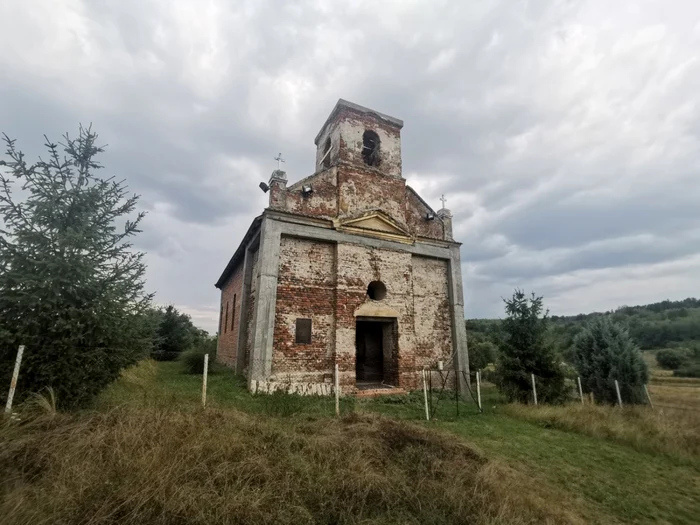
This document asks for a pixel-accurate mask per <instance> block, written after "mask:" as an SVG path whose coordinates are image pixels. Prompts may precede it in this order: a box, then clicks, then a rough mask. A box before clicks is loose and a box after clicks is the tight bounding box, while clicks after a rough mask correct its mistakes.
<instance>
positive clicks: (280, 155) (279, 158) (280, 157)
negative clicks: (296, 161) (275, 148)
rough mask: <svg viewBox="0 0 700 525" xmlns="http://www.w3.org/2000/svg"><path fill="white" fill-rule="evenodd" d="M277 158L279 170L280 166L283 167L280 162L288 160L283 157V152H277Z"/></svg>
mask: <svg viewBox="0 0 700 525" xmlns="http://www.w3.org/2000/svg"><path fill="white" fill-rule="evenodd" d="M275 160H276V161H277V169H278V170H279V169H280V167H281V166H280V162H286V161H285V160H284V159H283V158H282V154H281V153H278V154H277V156H276V157H275Z"/></svg>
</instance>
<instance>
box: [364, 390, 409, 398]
mask: <svg viewBox="0 0 700 525" xmlns="http://www.w3.org/2000/svg"><path fill="white" fill-rule="evenodd" d="M407 394H408V392H406V391H405V390H404V389H403V388H368V389H366V390H358V391H357V392H356V393H355V397H377V396H403V395H407Z"/></svg>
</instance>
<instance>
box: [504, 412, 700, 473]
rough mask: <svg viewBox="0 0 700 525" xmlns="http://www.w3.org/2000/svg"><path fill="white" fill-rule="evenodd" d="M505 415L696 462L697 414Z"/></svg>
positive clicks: (699, 442) (699, 447)
mask: <svg viewBox="0 0 700 525" xmlns="http://www.w3.org/2000/svg"><path fill="white" fill-rule="evenodd" d="M504 409H505V411H506V413H507V414H509V415H511V416H515V417H517V418H519V419H524V420H527V421H531V422H535V423H538V424H541V425H544V426H548V427H553V428H559V429H562V430H571V431H576V432H580V433H582V434H585V435H588V436H592V437H598V438H603V439H611V440H613V441H618V442H620V443H624V444H626V445H629V446H632V447H634V448H635V449H637V450H641V451H644V452H652V453H661V454H665V455H668V456H671V457H677V458H686V459H692V460H700V412H696V411H694V410H690V409H688V410H686V409H682V410H678V409H668V408H660V407H659V408H656V409H651V408H649V407H648V406H638V407H633V406H630V407H624V408H623V409H620V408H618V407H613V406H608V405H605V406H602V405H590V404H586V405H579V404H569V405H565V406H546V405H543V406H537V407H536V406H531V405H515V404H512V405H506V406H505V407H504Z"/></svg>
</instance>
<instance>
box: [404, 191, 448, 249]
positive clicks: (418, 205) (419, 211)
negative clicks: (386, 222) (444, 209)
mask: <svg viewBox="0 0 700 525" xmlns="http://www.w3.org/2000/svg"><path fill="white" fill-rule="evenodd" d="M429 211H430V212H431V213H434V212H432V210H430V209H429V208H427V207H426V205H425V204H423V203H422V202H421V200H420V199H419V198H418V196H417V195H416V194H415V193H413V191H412V190H409V189H406V224H407V225H408V227H409V229H410V231H411V233H412V234H413V235H415V236H416V237H425V238H428V239H440V240H443V239H444V238H445V230H444V225H443V223H442V221H441V220H439V219H438V218H437V217H436V218H435V219H434V220H432V221H428V220H426V219H425V215H426V213H428V212H429Z"/></svg>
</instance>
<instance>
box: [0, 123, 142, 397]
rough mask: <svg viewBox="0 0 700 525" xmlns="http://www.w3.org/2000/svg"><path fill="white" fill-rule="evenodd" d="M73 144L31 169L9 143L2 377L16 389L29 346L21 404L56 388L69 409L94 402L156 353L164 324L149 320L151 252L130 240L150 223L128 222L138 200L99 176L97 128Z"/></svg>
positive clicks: (1, 195)
mask: <svg viewBox="0 0 700 525" xmlns="http://www.w3.org/2000/svg"><path fill="white" fill-rule="evenodd" d="M64 138H65V142H64V143H63V144H61V147H62V149H63V153H64V155H63V156H62V155H61V153H60V152H59V149H60V148H59V146H58V145H56V144H53V143H50V142H49V141H48V139H47V144H46V147H47V148H48V158H47V160H41V159H40V160H39V161H37V162H36V163H35V164H31V165H30V164H28V163H27V161H26V160H25V157H24V155H23V154H22V153H21V152H20V151H18V150H17V149H16V148H15V141H14V140H11V139H9V138H8V137H7V136H6V135H5V136H4V139H5V142H6V144H7V157H8V160H7V161H6V162H4V161H3V163H2V164H3V165H4V166H6V168H7V171H6V172H5V173H2V172H0V217H1V219H2V220H1V221H0V226H1V227H0V380H1V381H2V384H9V376H10V374H11V370H12V364H13V361H14V358H15V353H16V351H17V347H18V345H20V344H24V345H26V351H25V354H24V360H23V362H22V372H21V374H20V380H19V385H18V394H19V397H22V396H26V395H27V394H28V393H29V392H32V391H39V390H41V389H43V388H45V387H49V386H50V387H52V388H53V390H54V391H55V394H56V397H57V399H58V403H59V405H61V406H64V407H65V406H74V405H81V404H84V403H86V402H87V401H88V400H89V399H90V398H92V397H93V396H94V395H95V394H96V393H97V392H99V391H100V389H102V388H103V387H104V386H105V385H106V384H107V383H109V382H110V381H112V380H114V379H115V378H116V377H118V375H119V372H120V370H121V369H122V368H124V367H125V366H127V365H130V364H132V363H134V362H136V361H137V360H138V359H139V358H141V357H143V356H144V355H147V353H148V351H149V350H150V343H151V340H152V335H153V329H154V327H153V325H152V324H151V323H150V322H149V319H148V318H147V316H145V315H144V312H145V311H146V309H147V308H148V305H149V303H150V300H151V295H149V294H146V293H145V292H144V282H143V278H144V272H145V269H146V266H145V264H144V262H143V256H144V254H143V253H142V252H139V251H137V250H135V249H133V247H132V245H131V242H130V240H131V238H132V237H133V236H134V235H136V234H137V233H139V231H140V229H139V227H140V223H141V220H142V219H143V217H144V213H143V212H141V213H138V214H137V215H136V217H135V219H134V220H130V219H129V218H128V217H129V216H130V215H132V214H133V213H134V210H135V209H136V204H137V201H138V196H136V195H132V196H130V195H128V192H127V187H126V185H125V183H124V182H123V181H119V182H118V181H116V180H115V179H114V178H113V177H109V178H100V177H99V176H97V173H96V172H97V171H98V170H99V169H100V168H101V166H100V164H98V163H97V161H96V160H95V157H96V156H97V155H98V154H99V153H101V152H102V151H103V149H102V148H101V147H98V146H97V145H96V140H97V135H96V134H95V133H93V132H92V131H91V129H89V128H88V129H85V128H82V127H81V128H80V130H79V134H78V137H77V138H75V139H72V138H70V137H69V136H68V135H65V137H64ZM120 221H123V225H122V226H121V227H120V228H118V227H117V226H118V225H117V223H118V222H120ZM3 395H4V394H3Z"/></svg>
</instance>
